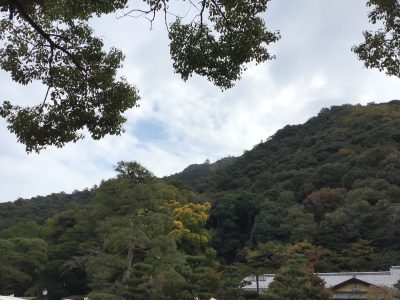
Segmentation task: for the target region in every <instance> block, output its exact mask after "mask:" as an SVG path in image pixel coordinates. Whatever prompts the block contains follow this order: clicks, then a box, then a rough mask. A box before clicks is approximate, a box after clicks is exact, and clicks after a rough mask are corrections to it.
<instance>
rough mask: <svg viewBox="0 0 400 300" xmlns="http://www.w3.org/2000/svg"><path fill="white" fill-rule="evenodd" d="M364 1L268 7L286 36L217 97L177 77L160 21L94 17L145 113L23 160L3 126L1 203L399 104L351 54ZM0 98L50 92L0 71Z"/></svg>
mask: <svg viewBox="0 0 400 300" xmlns="http://www.w3.org/2000/svg"><path fill="white" fill-rule="evenodd" d="M365 2H366V1H364V0H351V1H349V0H335V1H320V0H302V1H298V0H285V1H279V0H272V2H271V4H270V6H269V9H268V12H267V14H266V15H265V20H266V23H267V24H268V26H269V28H270V30H279V31H280V33H281V35H282V39H281V40H280V41H279V42H278V43H277V44H275V45H273V46H271V47H270V50H271V52H272V53H273V54H275V55H276V57H277V58H276V60H274V61H270V62H267V63H264V64H262V65H258V66H254V65H252V64H251V65H249V69H248V71H247V72H246V73H245V74H244V75H243V79H242V80H241V81H240V82H238V83H237V84H236V86H235V87H233V88H232V89H230V90H228V91H225V92H223V93H222V92H221V91H220V90H219V89H218V88H216V87H214V86H213V85H212V84H211V83H209V82H208V81H206V80H205V79H203V78H199V77H196V76H195V77H193V78H192V79H190V80H189V81H188V82H186V83H185V82H183V81H182V80H181V79H180V77H179V76H178V75H176V74H174V72H173V69H172V62H171V60H170V57H169V49H168V39H167V35H166V30H165V28H164V26H163V24H162V22H159V23H155V24H154V26H153V29H152V30H149V29H150V25H149V23H148V22H147V21H146V20H145V19H135V18H122V19H116V16H115V15H110V16H106V17H102V18H101V19H98V20H94V21H93V26H94V28H95V32H96V35H98V36H101V37H103V39H104V42H105V44H106V47H111V46H115V47H117V48H120V49H122V50H123V52H124V53H125V54H126V59H125V63H124V67H123V69H122V70H121V75H123V76H125V77H126V78H127V79H128V81H129V82H130V83H132V84H134V85H136V86H137V87H138V88H139V90H140V95H141V98H142V99H141V101H140V107H139V108H134V109H132V110H130V111H129V112H127V113H126V116H127V118H128V122H127V123H126V124H125V129H126V132H125V133H124V134H123V135H122V136H113V137H111V136H108V137H106V138H104V139H102V140H100V141H93V140H91V139H90V138H86V139H84V140H82V141H79V142H77V143H75V144H68V145H67V146H65V147H64V148H63V149H56V148H52V147H50V148H48V149H46V150H43V151H42V152H40V154H26V153H25V148H24V146H23V145H21V144H18V143H17V141H16V138H15V136H14V135H12V134H10V133H9V132H8V131H7V129H6V123H5V122H4V120H0V202H5V201H12V200H15V199H17V198H19V197H22V198H30V197H33V196H36V195H47V194H50V193H53V192H60V191H65V192H72V191H73V190H75V189H77V190H80V189H84V188H85V187H88V188H91V187H92V186H93V185H95V184H99V183H100V181H101V180H102V179H107V178H110V177H113V176H115V173H114V171H113V166H115V165H116V163H117V162H118V161H121V160H136V161H138V162H139V163H141V164H142V165H144V166H145V167H147V168H148V169H150V170H151V171H152V172H154V173H155V174H156V175H157V176H164V175H169V174H171V173H175V172H178V171H181V170H182V169H184V168H185V167H186V166H187V165H189V164H192V163H202V162H204V161H205V160H206V159H207V158H209V159H210V160H211V161H215V160H217V159H219V158H222V157H225V156H228V155H234V156H237V155H241V154H242V153H243V150H246V149H247V150H248V149H251V148H252V147H253V146H254V145H255V144H257V143H259V142H260V141H261V140H265V139H267V138H268V137H269V136H270V135H272V134H273V133H274V132H275V131H276V130H278V129H279V128H281V127H283V126H285V125H287V124H299V123H303V122H305V121H306V120H307V119H309V118H310V117H312V116H314V115H316V114H317V113H318V112H319V110H320V109H321V108H323V107H329V106H332V105H339V104H343V103H353V104H355V103H362V104H366V103H368V102H372V101H374V102H386V101H390V100H392V99H399V98H400V79H399V78H394V77H387V76H386V75H385V74H384V73H379V72H378V71H376V70H367V69H365V68H364V67H363V64H362V63H361V62H359V61H358V60H357V58H356V56H355V54H353V53H352V52H351V51H350V49H351V47H352V46H353V45H355V44H357V43H358V42H360V41H362V34H361V33H362V31H363V30H365V29H367V28H370V27H371V25H369V24H368V19H367V8H366V7H365ZM0 82H1V93H0V95H1V96H0V100H1V101H4V100H12V101H13V102H14V103H37V102H38V101H40V99H42V98H43V95H44V92H45V89H44V88H43V87H42V86H40V85H37V84H36V85H33V86H32V85H31V86H28V87H21V86H18V85H16V84H14V83H13V82H12V81H11V79H10V76H9V74H7V73H5V72H3V71H0Z"/></svg>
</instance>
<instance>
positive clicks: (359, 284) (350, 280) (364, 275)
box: [243, 266, 400, 300]
mask: <svg viewBox="0 0 400 300" xmlns="http://www.w3.org/2000/svg"><path fill="white" fill-rule="evenodd" d="M274 276H275V274H264V275H259V276H258V289H259V291H260V293H263V291H265V290H266V289H268V286H269V284H270V283H271V282H272V281H273V279H274ZM318 276H319V277H320V278H321V279H323V280H324V281H325V287H327V288H329V289H330V290H331V291H332V295H333V299H341V300H350V299H368V296H367V294H368V292H369V291H370V290H371V288H377V287H378V288H381V287H382V288H393V286H394V285H395V284H396V283H397V282H398V281H399V280H400V266H394V267H391V268H390V270H389V271H382V272H338V273H318ZM245 281H248V282H250V284H248V285H246V286H244V287H243V289H245V290H247V291H252V292H256V291H257V280H256V276H254V275H251V276H247V277H246V278H245Z"/></svg>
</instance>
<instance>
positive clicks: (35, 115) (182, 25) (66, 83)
mask: <svg viewBox="0 0 400 300" xmlns="http://www.w3.org/2000/svg"><path fill="white" fill-rule="evenodd" d="M268 1H269V0H262V1H250V0H240V1H222V0H204V1H200V2H199V3H197V4H195V3H194V2H192V1H190V2H185V1H182V2H185V3H186V4H187V5H190V8H193V7H194V8H195V9H194V10H195V11H196V13H195V16H194V18H193V19H190V20H189V21H188V20H185V19H184V18H181V17H179V16H177V17H176V19H174V20H171V22H170V21H169V20H168V17H169V16H171V15H173V13H172V12H170V11H169V10H170V3H169V1H168V0H148V1H143V3H142V6H144V7H145V8H144V9H137V8H135V9H130V8H129V7H128V1H127V0H115V1H106V0H98V1H91V0H82V1H72V0H57V1H49V0H33V1H26V0H0V40H1V41H2V44H1V46H0V67H1V68H2V69H3V70H5V71H7V72H9V73H10V75H11V78H12V79H13V80H14V81H15V82H18V83H20V84H23V85H27V84H29V83H32V82H34V81H38V82H41V83H42V84H43V85H45V86H47V91H46V93H45V95H44V98H43V99H36V100H34V101H32V103H33V104H32V105H30V106H26V107H23V106H19V105H14V104H12V102H11V101H4V102H3V104H2V106H0V116H1V117H3V118H5V119H6V121H7V122H8V128H9V130H10V131H11V132H13V133H15V135H16V136H17V138H18V141H19V142H21V143H23V144H25V146H26V150H27V151H28V152H30V151H37V152H38V151H40V150H41V149H43V148H45V147H46V146H49V145H55V146H57V147H62V146H64V145H65V143H68V142H71V141H73V142H75V141H77V140H79V139H81V138H82V137H83V134H82V130H83V129H87V131H88V132H89V134H90V135H91V137H92V138H94V139H100V138H102V137H104V136H105V135H106V134H114V135H115V134H121V132H122V131H123V128H122V124H123V123H124V122H125V118H124V117H123V115H122V114H123V113H124V112H125V111H126V110H128V109H129V108H132V107H134V106H136V105H137V103H138V100H139V95H138V90H137V89H136V88H135V87H134V86H132V85H131V84H129V83H128V82H127V81H126V80H125V79H124V78H119V77H118V76H117V71H118V69H119V68H120V67H121V66H122V61H123V59H124V56H123V54H122V53H121V51H119V50H118V49H115V48H112V49H110V50H109V51H106V50H104V49H103V48H104V47H103V42H102V40H101V39H100V38H98V37H96V36H94V35H93V30H92V29H91V27H90V26H89V24H88V21H89V20H90V18H92V17H93V16H101V15H104V14H109V13H113V12H117V11H120V10H124V11H123V14H124V15H130V14H135V13H139V14H142V15H148V16H149V17H148V19H149V20H150V21H151V22H153V21H154V19H155V16H156V14H157V13H159V12H161V13H163V14H164V17H165V21H166V25H167V28H168V31H169V38H170V40H171V44H170V46H171V56H172V59H173V61H174V63H173V66H174V68H175V71H176V72H177V73H179V74H181V76H182V78H183V79H184V80H187V79H188V78H189V77H190V76H191V75H192V74H199V75H201V76H205V77H207V78H208V79H209V80H210V81H212V82H213V83H215V84H216V85H217V86H219V87H221V88H223V89H225V88H230V87H231V86H232V85H233V82H234V81H235V80H238V79H239V78H240V75H241V73H242V72H243V70H244V69H245V63H247V62H250V61H252V60H255V61H256V62H257V63H261V62H263V61H266V60H269V59H272V58H273V56H272V55H270V54H269V52H268V51H267V48H266V46H267V45H268V44H269V43H272V42H275V41H277V40H278V39H279V35H278V34H277V33H273V32H269V31H268V30H267V28H266V26H265V24H264V22H263V20H262V19H261V18H260V14H261V13H263V12H264V11H265V10H266V8H267V3H268ZM136 5H140V4H138V3H137V4H136ZM187 19H189V18H187ZM34 103H36V104H34Z"/></svg>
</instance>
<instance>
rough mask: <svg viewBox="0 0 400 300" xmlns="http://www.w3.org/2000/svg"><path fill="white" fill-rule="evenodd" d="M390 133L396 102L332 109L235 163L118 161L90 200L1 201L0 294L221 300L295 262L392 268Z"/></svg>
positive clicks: (395, 130) (399, 193)
mask: <svg viewBox="0 0 400 300" xmlns="http://www.w3.org/2000/svg"><path fill="white" fill-rule="evenodd" d="M399 129H400V101H398V100H394V101H391V102H389V103H384V104H374V103H371V104H368V105H366V106H362V105H354V106H353V105H342V106H333V107H331V108H325V109H322V110H321V112H320V113H319V114H318V115H317V116H315V117H313V118H311V119H310V120H308V121H307V122H305V123H304V124H301V125H288V126H286V127H284V128H282V129H281V130H279V131H277V132H276V133H275V134H274V135H273V136H271V137H270V138H268V139H267V140H266V141H265V142H263V143H260V144H258V145H256V146H255V147H254V148H253V149H251V150H249V151H246V152H245V153H244V154H243V155H242V156H240V157H228V158H225V159H222V160H219V161H217V162H215V163H212V164H211V163H209V162H208V161H206V162H205V163H204V164H197V165H191V166H189V167H188V168H186V169H185V170H184V171H183V172H181V173H177V174H174V175H171V176H169V177H166V178H163V179H159V178H153V177H152V175H151V172H149V171H147V170H145V169H144V168H143V167H142V166H140V165H139V164H137V163H136V162H120V163H119V164H118V165H119V167H118V168H116V171H117V172H119V174H118V175H117V177H116V178H113V179H109V180H105V181H103V182H102V183H101V184H100V186H99V187H96V188H93V189H92V190H90V191H82V192H74V193H72V194H65V193H59V194H52V195H49V196H46V197H35V198H32V199H30V200H28V199H26V200H23V199H19V200H17V201H15V202H10V203H3V204H0V253H1V254H0V282H1V283H2V284H1V286H0V294H12V293H15V294H18V295H22V294H26V295H40V294H41V292H42V291H43V288H46V289H48V291H49V296H48V298H49V299H54V300H55V299H60V298H61V297H63V296H67V295H74V294H75V295H76V294H87V293H90V296H91V297H93V298H95V299H100V300H102V299H104V300H106V299H117V298H118V297H134V298H135V299H136V298H138V299H172V298H179V299H193V298H194V297H195V296H196V295H198V294H199V293H204V294H203V295H204V297H203V298H207V299H208V298H209V297H210V296H211V295H217V297H218V299H220V298H221V297H219V296H218V295H221V294H223V293H224V292H226V291H232V292H234V294H235V293H241V290H240V289H239V288H238V287H239V286H240V284H241V283H242V278H243V276H245V275H248V274H254V273H259V274H261V273H262V272H267V273H275V272H277V270H278V269H279V268H280V267H282V266H283V265H284V264H285V262H287V261H288V260H289V259H290V258H293V257H294V256H295V255H298V254H301V255H303V256H304V257H305V258H306V259H307V260H308V262H309V263H310V264H312V265H313V266H314V268H315V271H317V272H330V271H368V270H369V271H373V270H378V269H387V268H388V267H389V266H391V265H398V264H399V263H400V243H399V236H400V131H399ZM189 187H190V188H191V189H190V188H189ZM193 190H196V191H197V193H196V192H194V191H193ZM211 246H212V247H211ZM148 287H152V288H148ZM159 287H162V288H159ZM227 287H228V288H227ZM230 288H232V290H229V289H230ZM152 293H156V294H157V296H154V295H153V294H152ZM115 295H118V297H117V298H115ZM137 295H139V296H140V297H139V296H138V297H136V296H137ZM177 295H180V296H177ZM235 295H236V294H235ZM233 298H235V296H233ZM118 299H119V298H118ZM221 299H232V295H230V296H229V297H226V298H223V297H222V298H221Z"/></svg>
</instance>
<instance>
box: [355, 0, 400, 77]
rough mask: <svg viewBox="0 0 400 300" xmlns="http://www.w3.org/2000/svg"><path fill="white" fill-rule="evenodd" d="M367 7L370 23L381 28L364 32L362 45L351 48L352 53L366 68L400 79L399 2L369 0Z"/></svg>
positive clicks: (393, 0)
mask: <svg viewBox="0 0 400 300" xmlns="http://www.w3.org/2000/svg"><path fill="white" fill-rule="evenodd" d="M367 6H368V7H372V10H371V11H370V13H369V15H368V17H369V20H370V22H371V23H372V24H380V25H382V28H380V29H378V30H376V31H375V32H373V31H365V32H364V33H363V34H364V38H365V41H364V43H362V44H360V45H358V46H355V47H353V51H354V52H355V53H356V54H357V56H358V58H359V59H360V60H362V61H364V64H365V66H366V67H367V68H376V69H378V70H379V71H385V73H386V74H388V75H393V76H397V77H400V47H399V40H400V25H399V24H400V1H399V0H369V1H368V2H367Z"/></svg>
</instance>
